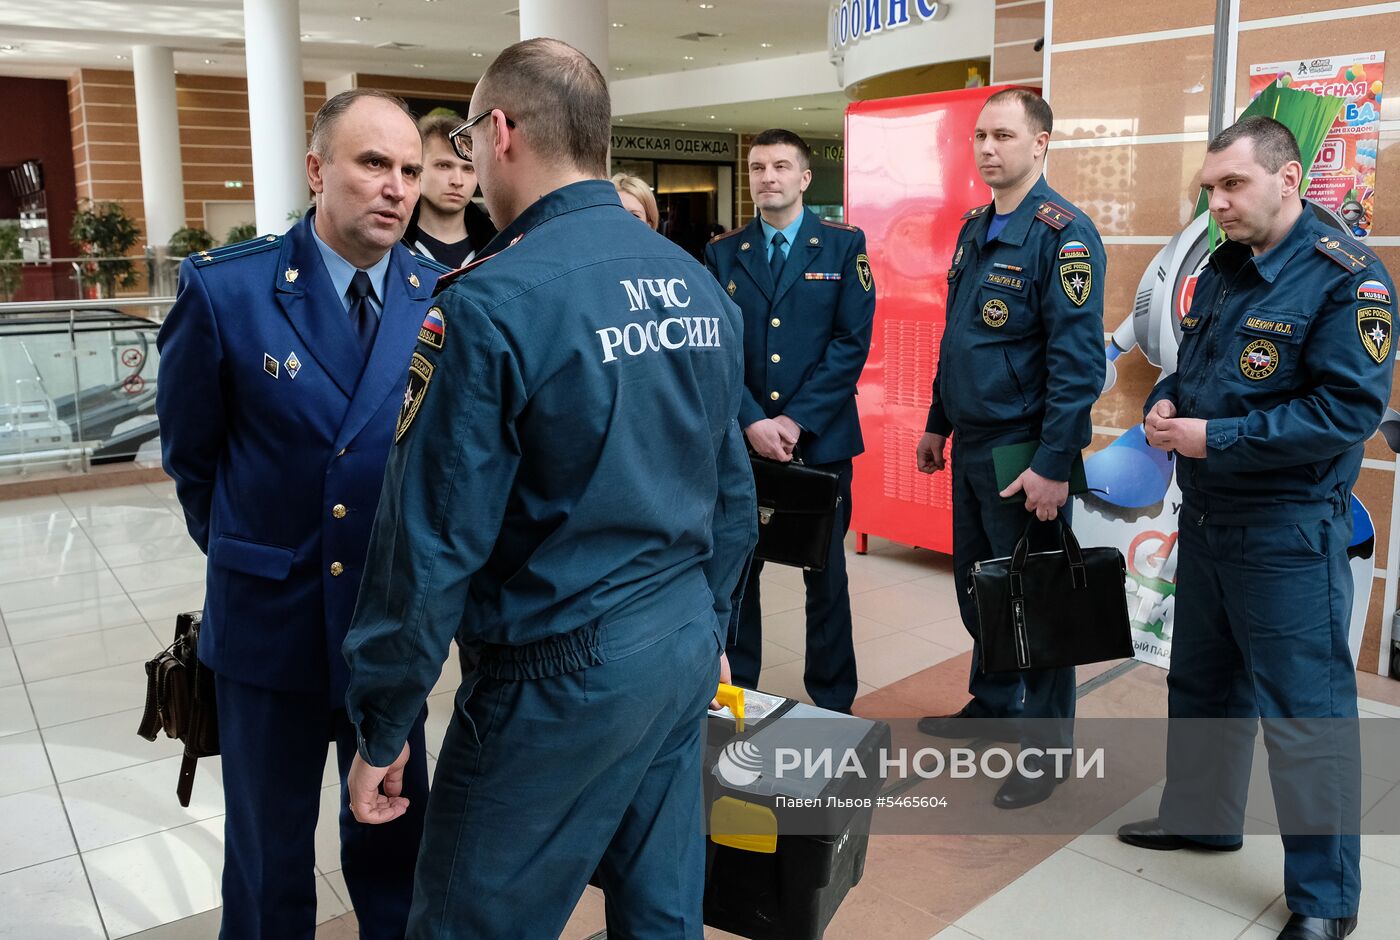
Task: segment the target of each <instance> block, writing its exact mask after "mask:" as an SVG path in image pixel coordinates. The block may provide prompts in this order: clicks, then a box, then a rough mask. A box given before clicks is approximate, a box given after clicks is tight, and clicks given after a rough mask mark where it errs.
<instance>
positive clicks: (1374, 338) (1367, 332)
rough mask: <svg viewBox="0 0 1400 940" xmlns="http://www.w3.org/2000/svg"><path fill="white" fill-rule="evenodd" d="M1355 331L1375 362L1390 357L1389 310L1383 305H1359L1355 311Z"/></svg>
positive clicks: (1380, 361)
mask: <svg viewBox="0 0 1400 940" xmlns="http://www.w3.org/2000/svg"><path fill="white" fill-rule="evenodd" d="M1356 331H1357V332H1358V333H1360V334H1361V345H1362V346H1363V347H1364V348H1365V349H1366V355H1368V356H1370V357H1371V358H1372V359H1374V360H1375V361H1376V363H1377V364H1379V363H1382V362H1385V361H1386V359H1387V358H1389V357H1390V334H1391V322H1390V311H1389V310H1386V309H1385V308H1384V307H1361V308H1360V309H1358V310H1357V311H1356Z"/></svg>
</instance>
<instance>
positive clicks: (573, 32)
mask: <svg viewBox="0 0 1400 940" xmlns="http://www.w3.org/2000/svg"><path fill="white" fill-rule="evenodd" d="M610 27H611V21H610V20H609V19H608V3H607V0H521V2H520V38H521V39H535V38H537V37H540V36H546V37H548V38H550V39H562V40H563V41H564V42H567V43H568V44H569V45H571V46H573V47H574V48H575V49H577V50H579V51H580V52H582V53H583V54H584V55H586V56H588V57H589V58H590V59H592V60H593V64H594V65H596V66H598V71H600V72H602V73H603V78H605V79H609V80H611V77H612V76H611V71H612V70H611V69H610V68H609V62H608V30H609V28H610Z"/></svg>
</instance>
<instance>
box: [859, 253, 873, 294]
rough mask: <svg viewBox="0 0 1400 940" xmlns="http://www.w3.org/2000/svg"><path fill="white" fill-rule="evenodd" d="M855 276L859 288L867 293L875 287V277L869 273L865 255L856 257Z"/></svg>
mask: <svg viewBox="0 0 1400 940" xmlns="http://www.w3.org/2000/svg"><path fill="white" fill-rule="evenodd" d="M856 275H857V276H859V277H860V286H861V287H864V288H865V289H866V291H867V292H869V291H870V290H872V289H873V288H874V287H875V276H874V275H873V274H871V273H870V259H869V258H867V257H866V256H865V255H856Z"/></svg>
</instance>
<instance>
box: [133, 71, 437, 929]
mask: <svg viewBox="0 0 1400 940" xmlns="http://www.w3.org/2000/svg"><path fill="white" fill-rule="evenodd" d="M421 162H422V145H421V143H420V142H419V139H418V132H417V129H416V128H415V127H414V125H413V121H412V119H411V118H410V117H409V115H408V113H407V108H406V106H404V104H403V102H401V101H399V100H398V99H397V98H390V97H388V96H384V95H380V94H378V93H373V92H347V93H345V94H342V95H337V96H336V97H334V98H332V99H331V100H330V101H328V102H327V103H326V104H325V106H324V107H323V108H322V109H321V111H320V113H319V114H318V115H317V117H316V122H315V126H314V130H313V136H312V152H311V154H310V155H309V156H308V163H307V165H308V175H309V177H310V180H311V186H312V189H313V190H315V191H316V193H317V205H318V208H316V209H315V210H313V211H312V212H310V213H308V214H307V216H306V218H304V219H303V220H302V221H301V222H299V223H298V224H297V225H296V226H295V227H294V228H293V229H292V230H291V231H290V232H288V233H287V234H286V235H285V236H275V235H268V236H264V237H262V238H258V239H254V240H252V241H248V242H243V243H241V244H238V245H231V246H229V247H227V248H222V249H217V250H214V251H210V252H204V253H201V254H199V255H198V256H195V257H192V258H190V259H188V260H186V262H185V263H184V266H183V267H182V269H181V272H180V294H179V298H178V299H177V300H176V303H175V306H174V307H172V308H171V311H170V315H169V317H168V319H167V320H166V321H165V324H164V326H163V327H162V329H161V333H160V339H159V347H160V351H161V358H160V384H159V391H158V394H157V400H156V408H157V412H158V414H159V415H160V426H161V444H162V447H163V450H164V456H165V468H166V470H167V471H168V472H169V474H170V475H171V477H173V478H174V480H175V484H176V489H177V492H178V493H179V497H180V503H181V505H182V506H183V507H184V510H185V517H186V520H187V521H188V524H189V530H190V535H191V536H193V537H194V540H195V541H196V542H198V543H199V547H200V548H201V549H202V550H203V551H204V552H205V553H206V554H207V555H208V556H209V571H208V577H207V594H206V599H205V607H204V625H203V631H202V633H201V635H200V648H199V655H200V658H201V659H202V660H203V661H204V662H205V663H207V664H208V665H209V666H210V667H211V668H212V669H213V670H214V672H215V674H216V676H217V678H216V690H217V698H218V709H219V737H220V744H221V748H222V751H223V757H222V766H223V784H224V796H225V803H226V806H227V820H226V823H225V830H224V840H225V846H224V849H225V861H224V876H223V879H224V880H223V908H224V916H223V927H222V934H221V935H222V936H223V937H226V938H231V940H232V938H236V940H247V938H258V937H267V938H274V940H283V938H290V937H307V938H309V937H311V936H312V934H313V933H314V931H315V924H316V918H315V912H316V891H315V874H316V873H315V858H314V852H313V837H314V834H315V829H316V819H317V815H318V810H319V807H320V797H321V776H322V772H323V768H324V766H325V762H326V742H327V741H335V742H336V746H337V752H338V756H339V766H340V773H341V777H342V780H343V779H344V776H345V774H346V773H347V772H348V770H349V767H350V759H351V757H352V756H353V754H354V752H355V733H354V729H353V728H352V727H351V725H350V723H349V722H348V721H347V720H346V716H345V711H344V701H345V687H346V684H347V682H348V679H349V671H348V670H347V669H346V667H345V661H344V659H343V658H342V656H341V654H340V646H341V643H342V642H343V641H344V638H345V631H346V629H347V628H348V626H349V624H350V617H351V614H352V613H353V611H354V607H355V597H356V593H357V591H358V589H359V586H360V581H361V576H362V575H363V573H364V556H365V549H366V547H367V545H368V542H369V534H370V524H371V521H372V520H373V518H374V509H375V506H376V504H377V503H378V501H379V490H380V486H381V483H382V481H383V477H384V463H385V461H386V459H387V457H388V452H389V447H390V443H391V441H392V439H393V433H394V422H395V419H396V416H397V414H398V409H399V404H400V402H401V401H402V397H403V388H404V383H405V381H406V377H407V364H408V358H409V355H410V354H411V352H412V349H413V344H414V341H415V339H416V337H417V334H418V326H419V324H420V323H422V321H423V311H424V310H425V309H426V308H427V306H428V299H429V297H430V294H431V291H432V286H433V283H434V282H435V281H436V280H437V278H438V276H439V275H440V274H441V272H442V270H443V269H442V268H441V266H439V265H436V264H435V263H433V262H429V261H425V260H423V259H420V258H417V257H415V256H414V255H413V254H412V253H410V252H409V251H408V249H406V248H403V247H401V246H397V242H398V239H399V237H400V236H401V235H402V233H403V227H404V225H405V224H406V222H407V220H408V214H409V212H410V211H411V210H412V208H413V202H414V200H415V199H416V198H417V194H418V173H419V170H420V168H421ZM422 722H423V715H422V714H421V713H419V714H416V715H414V716H413V718H412V721H411V722H410V724H411V730H410V734H411V735H412V737H413V740H414V741H416V742H417V747H416V753H417V758H418V759H417V760H416V761H415V762H414V763H413V764H412V765H411V766H409V767H408V769H407V771H406V774H405V782H404V789H405V792H407V793H409V794H410V795H411V798H412V800H413V803H414V809H413V811H412V812H410V813H409V814H408V815H407V816H406V817H405V818H403V819H401V820H399V821H398V822H396V823H395V824H394V825H392V826H388V827H384V828H381V829H376V828H374V827H370V826H365V825H363V824H361V823H359V822H356V821H355V819H354V818H353V817H352V816H351V815H350V812H349V809H348V806H347V807H346V809H345V810H344V811H343V812H342V813H341V826H340V835H341V860H342V862H343V864H344V873H345V881H346V884H347V885H348V887H349V889H350V895H351V899H352V900H353V902H354V905H355V913H356V916H357V917H358V918H359V924H360V933H361V935H362V936H365V937H378V938H393V937H401V936H402V935H403V931H404V925H405V923H406V922H407V918H408V908H409V902H410V899H411V896H412V874H411V873H412V870H413V862H414V859H415V858H416V856H417V851H418V840H419V835H420V833H421V830H422V810H423V806H424V803H425V802H426V794H427V782H428V781H427V765H426V761H425V760H424V759H423V749H422V746H421V745H422V741H423V724H422ZM380 866H385V867H386V869H387V870H388V872H389V874H388V876H387V877H386V876H385V875H384V874H383V873H382V872H381V870H380Z"/></svg>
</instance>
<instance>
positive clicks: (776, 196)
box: [705, 129, 875, 712]
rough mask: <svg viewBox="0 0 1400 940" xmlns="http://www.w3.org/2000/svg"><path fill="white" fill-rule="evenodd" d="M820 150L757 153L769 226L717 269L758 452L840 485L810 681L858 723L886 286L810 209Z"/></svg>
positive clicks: (741, 671) (769, 139)
mask: <svg viewBox="0 0 1400 940" xmlns="http://www.w3.org/2000/svg"><path fill="white" fill-rule="evenodd" d="M811 157H812V151H811V148H809V147H808V146H807V143H806V142H805V141H804V140H803V139H802V138H801V137H799V136H798V135H796V134H794V133H792V132H791V131H786V130H777V129H775V130H767V131H764V132H763V133H761V134H759V135H758V136H757V137H755V138H754V142H753V147H752V149H751V150H750V151H749V182H750V188H751V190H752V192H753V198H754V204H755V205H756V206H757V207H758V217H757V218H755V219H754V220H753V221H752V222H750V223H749V224H748V225H746V226H745V227H743V228H741V229H735V230H734V231H732V232H726V233H725V234H723V235H719V236H717V237H715V238H714V239H713V240H711V242H710V244H709V245H708V246H707V247H706V249H705V266H706V267H707V268H709V269H710V272H711V273H712V274H714V276H715V277H716V278H717V279H718V280H719V282H720V284H722V285H724V289H725V290H726V291H727V292H728V293H729V296H730V297H733V298H734V300H735V302H736V303H738V304H739V307H740V309H742V310H743V311H744V384H745V386H746V392H745V395H744V397H743V406H742V408H741V409H740V413H739V423H740V424H742V425H743V427H744V433H745V436H746V437H747V438H748V443H749V446H750V447H751V448H753V450H754V451H755V452H756V453H758V454H760V455H762V456H764V457H769V458H771V459H774V460H780V461H788V460H792V459H793V458H794V457H796V458H798V459H800V460H802V462H803V463H806V464H808V465H809V466H815V467H818V468H820V469H823V470H829V471H831V472H833V473H836V474H837V475H838V478H839V480H840V493H841V504H840V506H838V507H837V513H836V520H835V525H834V531H833V532H832V536H831V548H830V549H829V551H828V554H827V562H826V567H825V569H824V570H822V571H806V572H803V580H804V581H805V582H806V586H807V656H806V668H805V672H804V674H803V682H804V684H805V685H806V688H807V694H808V695H810V696H811V697H812V702H813V703H814V704H816V705H819V706H821V707H822V708H829V709H831V710H832V711H839V712H849V711H850V710H851V703H852V702H853V701H855V696H856V654H855V648H854V646H853V644H852V639H851V595H850V591H849V589H848V586H847V581H846V545H845V538H846V531H847V530H848V529H849V528H850V525H851V460H852V458H854V457H855V456H856V455H857V454H859V453H861V452H862V451H863V450H865V445H864V443H863V442H862V440H861V436H860V416H859V415H858V414H857V412H856V382H857V381H858V380H859V379H860V373H861V369H863V368H864V367H865V359H866V356H867V355H868V354H869V352H870V327H871V322H872V320H873V319H874V316H875V282H874V279H873V278H872V276H871V271H870V260H869V259H868V258H867V257H866V255H865V235H864V234H862V233H861V231H860V229H858V228H855V227H854V226H851V225H842V224H840V223H837V222H826V221H823V220H822V219H820V218H818V217H817V215H816V214H815V213H813V212H810V211H808V210H806V209H804V208H803V206H802V194H803V192H805V191H806V189H807V186H808V185H809V184H810V183H811V181H812V170H811ZM762 570H763V563H762V562H761V561H755V562H754V564H753V565H752V567H751V568H750V570H749V577H748V583H747V585H746V587H745V588H744V599H743V604H742V612H741V616H740V620H739V630H738V635H737V637H735V638H734V641H733V643H732V645H731V646H730V648H729V663H730V666H731V668H732V669H733V671H734V680H735V681H736V682H737V683H738V684H739V685H742V686H746V687H748V688H757V687H758V681H759V673H760V672H761V670H762V668H763V611H762V608H761V606H760V602H759V583H760V578H759V575H760V573H761V572H762Z"/></svg>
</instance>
